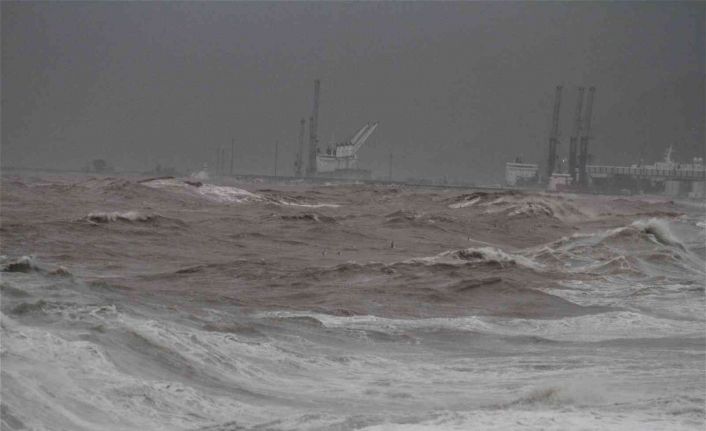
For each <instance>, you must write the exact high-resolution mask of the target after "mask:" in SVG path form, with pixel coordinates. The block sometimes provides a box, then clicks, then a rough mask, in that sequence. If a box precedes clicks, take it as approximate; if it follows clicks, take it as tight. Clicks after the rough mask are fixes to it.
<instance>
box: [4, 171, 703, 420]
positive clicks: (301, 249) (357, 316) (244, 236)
mask: <svg viewBox="0 0 706 431" xmlns="http://www.w3.org/2000/svg"><path fill="white" fill-rule="evenodd" d="M705 229H706V215H705V214H704V207H703V206H699V205H695V204H688V203H678V202H677V203H675V202H671V201H669V200H666V199H662V198H649V199H648V198H644V197H630V198H614V197H596V196H583V197H581V196H559V195H546V194H540V193H517V192H474V191H472V190H469V191H462V190H456V189H455V190H441V189H423V188H414V187H402V186H381V185H377V186H372V185H307V184H304V183H294V184H278V185H263V184H258V183H249V184H245V183H241V184H236V183H219V184H209V183H206V184H199V183H193V182H192V183H186V182H184V181H183V180H180V179H162V180H156V181H140V180H139V179H132V178H130V179H125V178H88V177H67V176H64V177H58V176H57V177H50V176H41V177H39V176H38V177H29V176H28V177H4V178H3V182H2V227H1V231H0V233H1V239H2V253H3V256H2V262H1V263H2V267H3V268H4V271H3V273H2V284H1V285H0V287H1V289H2V293H1V295H2V296H1V298H2V324H1V327H0V329H1V331H2V332H1V334H2V346H1V351H0V358H1V360H2V363H1V366H2V393H1V395H2V412H1V413H2V415H1V416H2V429H8V430H15V429H17V430H19V429H47V430H96V429H101V430H102V429H105V430H134V429H149V430H175V429H182V430H241V429H251V428H256V429H268V430H295V429H308V430H317V429H321V430H324V429H326V430H328V429H339V430H353V429H356V430H358V429H364V430H388V429H393V430H394V429H414V430H427V429H464V430H465V429H525V430H534V429H549V430H552V429H556V430H565V429H634V430H652V429H654V430H663V429H669V430H679V429H703V427H704V422H705V420H706V412H705V407H704V403H705V391H706V389H705V388H706V377H705V370H704V367H705V362H704V360H705V352H706V339H705V338H706V337H705V333H704V331H705V329H706V322H705V317H704V311H705V301H704V287H705V286H706V281H705V278H706V270H705V268H704V267H705V265H706V246H705V241H706V236H705V233H704V231H705Z"/></svg>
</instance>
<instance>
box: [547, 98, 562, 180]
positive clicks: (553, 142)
mask: <svg viewBox="0 0 706 431" xmlns="http://www.w3.org/2000/svg"><path fill="white" fill-rule="evenodd" d="M561 90H562V86H561V85H557V87H556V92H555V93H554V113H553V115H552V129H551V132H550V133H549V157H548V160H547V179H548V178H549V177H551V176H552V174H553V173H554V166H555V164H556V147H557V145H558V144H559V112H560V110H561Z"/></svg>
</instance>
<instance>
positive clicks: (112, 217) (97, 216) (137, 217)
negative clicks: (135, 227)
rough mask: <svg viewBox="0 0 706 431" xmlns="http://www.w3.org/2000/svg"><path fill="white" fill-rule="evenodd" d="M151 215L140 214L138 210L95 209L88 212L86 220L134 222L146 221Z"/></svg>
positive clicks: (96, 221)
mask: <svg viewBox="0 0 706 431" xmlns="http://www.w3.org/2000/svg"><path fill="white" fill-rule="evenodd" d="M153 217H154V216H152V215H147V214H142V213H140V212H138V211H126V212H118V211H112V212H103V211H95V212H90V213H89V214H88V215H87V216H86V220H88V221H91V222H95V223H108V222H114V221H118V220H123V221H131V222H135V221H148V220H151V219H152V218H153Z"/></svg>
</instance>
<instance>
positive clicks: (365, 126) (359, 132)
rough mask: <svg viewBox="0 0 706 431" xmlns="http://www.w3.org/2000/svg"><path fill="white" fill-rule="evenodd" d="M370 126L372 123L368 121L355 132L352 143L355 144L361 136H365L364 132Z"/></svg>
mask: <svg viewBox="0 0 706 431" xmlns="http://www.w3.org/2000/svg"><path fill="white" fill-rule="evenodd" d="M368 127H370V123H367V124H365V125H364V126H363V127H361V128H360V130H358V131H357V132H356V133H355V135H353V137H352V138H351V140H350V143H351V144H353V145H355V143H356V142H358V139H360V137H361V136H363V133H365V131H366V130H367V129H368Z"/></svg>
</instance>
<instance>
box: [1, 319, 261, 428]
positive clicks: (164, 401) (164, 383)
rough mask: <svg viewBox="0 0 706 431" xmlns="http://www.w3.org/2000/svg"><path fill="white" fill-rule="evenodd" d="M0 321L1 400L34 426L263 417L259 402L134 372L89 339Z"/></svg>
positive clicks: (182, 424) (190, 424) (172, 424)
mask: <svg viewBox="0 0 706 431" xmlns="http://www.w3.org/2000/svg"><path fill="white" fill-rule="evenodd" d="M1 318H2V324H1V328H2V338H3V344H2V354H3V374H4V377H5V376H6V377H5V378H4V381H3V383H4V384H3V402H5V403H7V404H8V406H9V407H10V408H11V409H12V412H13V415H15V416H16V417H18V418H20V419H21V420H22V421H23V422H24V423H25V424H28V425H32V426H33V425H34V424H35V423H36V425H37V426H38V427H40V428H38V429H41V427H42V426H43V425H46V424H62V425H61V426H58V428H57V429H82V430H83V429H85V430H94V429H115V430H127V429H154V430H171V429H185V428H186V429H192V428H196V427H202V426H206V425H209V424H212V423H213V422H214V421H215V422H228V421H232V420H233V419H236V418H237V419H238V420H239V421H248V422H250V423H254V422H256V421H259V420H261V418H262V417H265V416H267V409H266V408H265V407H258V406H254V405H249V404H245V403H242V402H240V401H238V400H237V399H236V398H235V397H231V396H227V395H223V394H218V395H216V394H213V393H208V392H206V391H204V389H202V388H199V387H192V386H188V385H186V384H184V383H182V382H180V381H172V380H162V379H146V378H144V377H140V376H133V375H132V374H130V373H129V370H125V369H123V368H122V367H121V368H118V367H116V366H115V365H114V364H113V362H112V361H111V359H110V355H108V354H107V353H106V352H105V350H104V348H103V347H102V346H101V345H99V344H95V343H93V342H91V341H86V340H80V339H79V340H76V339H71V338H64V334H63V333H62V332H56V331H52V330H51V329H47V330H45V329H42V328H32V327H26V326H24V325H21V324H19V323H18V322H17V321H14V320H13V319H10V318H8V317H7V316H5V315H2V316H1ZM66 336H69V337H70V336H71V333H70V332H67V333H66ZM182 341H186V342H187V343H188V338H186V339H184V340H182ZM193 345H194V343H191V346H193ZM181 346H182V347H183V346H184V344H182V345H181ZM230 359H232V358H230ZM202 360H203V361H204V362H206V361H208V358H206V357H204V358H202ZM26 400H29V401H30V402H27V401H26Z"/></svg>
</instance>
